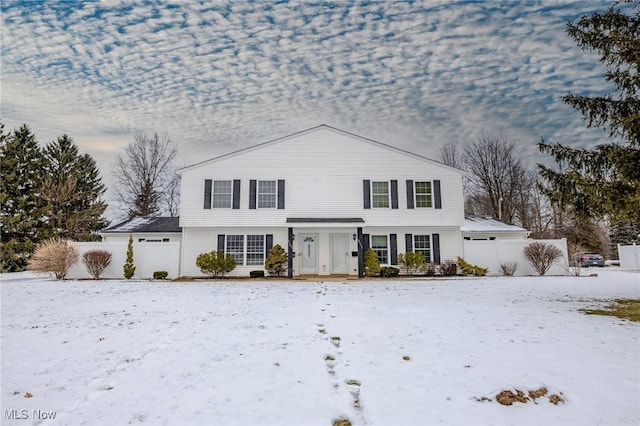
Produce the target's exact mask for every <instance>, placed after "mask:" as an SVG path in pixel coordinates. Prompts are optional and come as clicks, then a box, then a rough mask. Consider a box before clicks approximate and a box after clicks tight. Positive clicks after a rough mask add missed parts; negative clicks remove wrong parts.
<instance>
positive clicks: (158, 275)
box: [153, 271, 169, 280]
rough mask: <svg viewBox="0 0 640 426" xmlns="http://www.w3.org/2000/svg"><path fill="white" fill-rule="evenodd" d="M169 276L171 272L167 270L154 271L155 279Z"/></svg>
mask: <svg viewBox="0 0 640 426" xmlns="http://www.w3.org/2000/svg"><path fill="white" fill-rule="evenodd" d="M168 276H169V273H168V272H167V271H155V272H154V273H153V279H154V280H164V279H165V278H167V277H168Z"/></svg>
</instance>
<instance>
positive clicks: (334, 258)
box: [331, 234, 349, 274]
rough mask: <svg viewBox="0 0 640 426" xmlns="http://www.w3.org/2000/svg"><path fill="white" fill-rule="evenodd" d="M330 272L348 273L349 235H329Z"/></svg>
mask: <svg viewBox="0 0 640 426" xmlns="http://www.w3.org/2000/svg"><path fill="white" fill-rule="evenodd" d="M331 273H332V274H348V273H349V236H348V235H347V234H340V235H331Z"/></svg>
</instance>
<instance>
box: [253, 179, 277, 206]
mask: <svg viewBox="0 0 640 426" xmlns="http://www.w3.org/2000/svg"><path fill="white" fill-rule="evenodd" d="M276 190H277V186H276V181H275V180H261V181H259V182H258V208H260V209H274V208H275V207H276Z"/></svg>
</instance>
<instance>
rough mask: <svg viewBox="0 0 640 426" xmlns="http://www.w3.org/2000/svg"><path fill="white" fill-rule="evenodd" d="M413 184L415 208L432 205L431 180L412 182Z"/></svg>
mask: <svg viewBox="0 0 640 426" xmlns="http://www.w3.org/2000/svg"><path fill="white" fill-rule="evenodd" d="M414 185H415V191H414V193H415V206H416V208H424V207H432V206H433V200H432V191H431V182H419V181H416V182H414Z"/></svg>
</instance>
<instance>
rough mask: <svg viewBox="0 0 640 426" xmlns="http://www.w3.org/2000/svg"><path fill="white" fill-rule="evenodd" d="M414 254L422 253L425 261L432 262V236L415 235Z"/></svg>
mask: <svg viewBox="0 0 640 426" xmlns="http://www.w3.org/2000/svg"><path fill="white" fill-rule="evenodd" d="M413 252H414V253H421V254H422V257H423V258H424V261H425V262H427V263H429V262H431V236H430V235H414V236H413Z"/></svg>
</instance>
